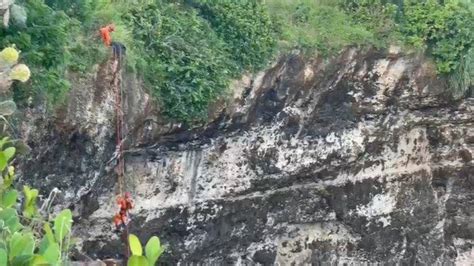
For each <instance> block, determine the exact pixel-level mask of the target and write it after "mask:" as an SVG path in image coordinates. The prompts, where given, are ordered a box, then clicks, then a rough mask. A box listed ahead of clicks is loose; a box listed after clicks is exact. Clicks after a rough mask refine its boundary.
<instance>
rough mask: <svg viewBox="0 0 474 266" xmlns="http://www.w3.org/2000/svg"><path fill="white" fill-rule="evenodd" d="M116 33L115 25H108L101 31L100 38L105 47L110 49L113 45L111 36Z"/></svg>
mask: <svg viewBox="0 0 474 266" xmlns="http://www.w3.org/2000/svg"><path fill="white" fill-rule="evenodd" d="M114 31H115V26H114V24H110V25H107V26H105V27H103V28H101V29H100V36H101V37H102V41H103V42H104V44H105V46H107V47H110V46H111V45H112V37H111V36H110V34H111V33H112V32H114Z"/></svg>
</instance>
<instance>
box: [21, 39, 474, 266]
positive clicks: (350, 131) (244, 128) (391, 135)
mask: <svg viewBox="0 0 474 266" xmlns="http://www.w3.org/2000/svg"><path fill="white" fill-rule="evenodd" d="M108 64H110V63H108ZM108 64H105V65H104V66H102V67H101V68H100V69H101V71H99V74H98V76H97V77H95V78H91V80H88V81H80V82H78V84H90V85H89V87H87V88H84V86H78V87H77V88H75V89H74V90H73V91H72V92H71V95H73V96H74V97H70V100H69V101H70V102H69V103H68V105H67V106H68V107H67V110H66V111H64V112H63V113H62V114H61V115H60V116H58V118H57V119H55V120H53V119H49V118H43V119H37V118H36V119H33V118H32V119H30V120H28V121H27V122H25V123H26V125H25V128H29V129H30V130H26V131H25V133H24V137H25V138H26V139H28V140H29V144H30V146H32V148H33V152H32V154H31V155H29V157H28V158H24V159H23V160H22V161H21V163H20V166H19V167H20V169H21V175H22V178H23V180H29V182H33V183H35V184H36V185H37V186H40V187H41V188H42V189H43V191H44V192H46V191H48V190H50V189H51V188H52V187H59V189H61V190H62V191H63V200H62V202H63V203H68V206H69V207H71V208H73V209H74V211H75V213H76V215H77V222H76V223H77V226H76V229H75V234H76V235H77V236H78V237H80V238H81V242H80V243H79V246H78V248H79V249H80V250H82V251H83V252H84V253H86V254H88V255H89V256H91V257H101V258H104V257H115V256H117V255H118V253H120V252H121V251H122V250H123V248H122V247H121V242H120V239H119V236H118V235H116V234H115V233H114V232H113V230H112V225H111V217H112V215H113V213H114V212H115V211H116V206H115V203H114V201H115V196H114V195H115V193H116V187H115V180H114V174H113V171H111V167H113V162H109V163H107V162H108V160H109V158H111V157H113V156H112V154H113V151H114V146H113V145H114V144H113V141H114V136H113V132H114V129H113V126H112V125H113V115H112V113H111V112H110V110H111V107H110V106H112V105H113V96H111V95H110V93H109V92H110V91H109V89H108V86H107V83H106V82H105V83H104V80H107V76H109V74H110V73H107V69H108V67H107V65H108ZM124 80H125V82H124V84H125V86H124V88H125V96H126V97H127V100H126V101H127V105H126V114H127V118H128V119H127V121H128V128H129V132H130V134H129V138H128V142H127V147H128V148H127V153H126V172H127V188H128V190H130V191H131V192H132V194H133V195H134V199H135V202H136V206H135V209H134V211H133V213H132V215H133V222H132V225H131V231H132V232H134V233H136V234H138V235H139V236H140V237H141V238H142V240H145V239H147V238H148V237H150V236H152V235H158V236H160V238H161V239H162V241H163V242H164V243H165V244H166V245H167V251H166V254H165V255H164V257H163V260H162V261H163V263H165V264H170V265H174V264H178V263H180V264H184V265H187V264H191V263H192V264H203V265H222V264H226V265H227V264H244V265H254V264H263V265H272V264H279V265H307V264H314V265H323V264H324V265H325V264H327V263H332V264H334V263H338V264H342V263H356V264H361V263H376V262H378V263H403V264H410V265H413V264H427V265H432V264H443V265H454V264H456V265H470V263H472V261H474V249H473V244H474V217H473V214H474V164H473V161H472V154H473V152H474V126H473V125H474V116H473V115H474V99H472V98H470V99H464V100H461V101H451V100H450V98H449V97H447V96H446V95H445V94H443V93H442V92H443V91H445V86H446V85H445V82H444V81H443V80H442V79H439V78H436V75H435V71H434V69H433V66H432V65H431V64H430V63H429V62H427V61H426V60H424V59H423V58H420V57H417V56H413V55H411V56H407V55H403V54H402V53H400V51H398V49H396V48H392V49H390V50H389V51H361V50H357V49H348V50H347V51H346V52H344V53H343V54H342V55H340V56H339V57H337V58H333V59H331V60H322V59H305V58H304V57H303V56H300V55H291V56H287V57H284V58H282V59H281V60H280V61H279V62H278V63H276V64H275V65H274V66H272V67H271V68H270V69H269V70H267V71H265V72H262V73H259V74H257V75H255V76H251V77H250V76H248V77H245V78H243V79H242V80H241V81H238V82H235V84H233V88H232V92H233V95H234V96H233V98H231V99H230V100H228V101H227V102H224V101H222V102H221V103H220V104H216V106H215V107H214V109H213V110H210V116H211V117H213V118H215V119H214V120H212V121H211V122H209V123H208V124H206V125H205V126H202V127H197V128H193V129H186V128H183V127H181V126H180V125H178V124H167V123H166V122H165V120H164V119H161V118H160V116H159V110H156V109H153V108H152V107H151V106H153V105H152V104H151V103H150V100H149V98H150V97H148V96H147V94H146V93H145V92H144V91H143V88H142V86H141V84H140V83H139V82H138V81H137V79H135V78H134V77H126V78H125V79H124ZM98 94H99V96H100V97H98V96H97V95H98ZM94 95H95V96H94Z"/></svg>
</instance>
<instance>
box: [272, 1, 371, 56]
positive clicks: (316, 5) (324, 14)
mask: <svg viewBox="0 0 474 266" xmlns="http://www.w3.org/2000/svg"><path fill="white" fill-rule="evenodd" d="M267 6H268V8H269V9H270V13H271V14H272V15H273V16H274V18H273V19H274V20H276V21H279V22H280V25H281V30H282V35H281V48H283V49H292V48H295V47H296V48H300V49H303V50H305V51H308V52H313V51H315V50H316V51H317V52H318V53H319V54H322V55H330V54H334V53H335V52H338V51H339V50H340V49H342V48H343V47H344V46H347V45H351V44H356V45H358V44H375V43H376V39H375V35H374V34H373V33H372V32H370V31H369V30H368V29H367V28H366V27H365V26H364V25H361V24H358V23H355V22H354V21H353V19H352V18H351V16H349V15H348V14H347V13H345V12H344V11H343V10H342V9H341V8H340V7H339V5H338V1H314V0H297V1H290V0H269V1H267Z"/></svg>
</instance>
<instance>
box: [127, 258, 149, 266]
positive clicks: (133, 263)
mask: <svg viewBox="0 0 474 266" xmlns="http://www.w3.org/2000/svg"><path fill="white" fill-rule="evenodd" d="M127 265H128V266H148V265H149V264H148V261H147V260H146V258H145V257H143V256H137V255H133V256H131V257H130V259H128V264H127Z"/></svg>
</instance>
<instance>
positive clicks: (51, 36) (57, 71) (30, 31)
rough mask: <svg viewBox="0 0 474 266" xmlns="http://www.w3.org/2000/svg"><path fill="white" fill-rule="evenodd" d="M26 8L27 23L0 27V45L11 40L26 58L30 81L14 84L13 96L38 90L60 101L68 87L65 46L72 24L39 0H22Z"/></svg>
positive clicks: (29, 94) (33, 94) (63, 15)
mask: <svg viewBox="0 0 474 266" xmlns="http://www.w3.org/2000/svg"><path fill="white" fill-rule="evenodd" d="M24 5H25V7H26V9H27V10H28V19H27V27H26V28H19V27H18V26H16V25H12V26H11V27H9V28H8V29H4V28H0V46H2V47H3V46H8V45H13V44H15V45H16V47H17V48H19V49H20V50H21V51H22V56H23V58H24V59H25V60H26V61H28V62H29V64H30V66H31V71H32V79H31V83H29V84H26V85H23V84H17V85H16V86H15V88H14V91H15V92H16V95H15V96H16V99H17V100H18V99H23V100H24V99H26V98H29V97H31V96H33V97H34V96H37V95H38V94H42V95H45V96H47V97H48V98H49V99H50V100H51V102H52V103H56V102H60V101H61V100H62V99H63V97H64V95H65V93H66V92H67V91H68V89H69V83H68V82H67V80H66V79H65V77H64V76H65V69H66V67H67V65H68V63H69V60H70V57H71V56H70V53H69V51H68V46H69V44H70V43H71V39H72V36H73V35H72V34H73V33H74V31H75V30H76V26H75V25H74V24H72V23H71V20H70V19H69V18H68V17H67V16H66V14H64V13H62V12H55V11H54V10H52V9H51V8H49V7H48V6H47V5H45V4H44V2H43V1H42V0H30V1H26V2H25V3H24Z"/></svg>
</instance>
